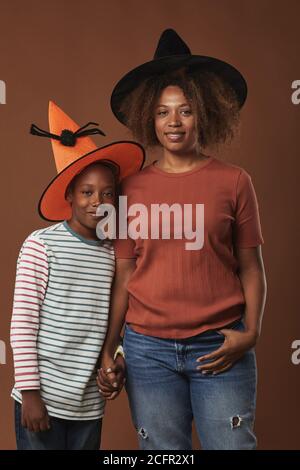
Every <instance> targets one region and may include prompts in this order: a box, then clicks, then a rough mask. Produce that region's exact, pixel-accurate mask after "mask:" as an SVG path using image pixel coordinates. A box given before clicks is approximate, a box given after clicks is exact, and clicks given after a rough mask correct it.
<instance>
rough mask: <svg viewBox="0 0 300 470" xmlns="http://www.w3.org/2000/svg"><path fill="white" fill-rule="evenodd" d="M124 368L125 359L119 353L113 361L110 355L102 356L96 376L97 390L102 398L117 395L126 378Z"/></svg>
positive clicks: (109, 398)
mask: <svg viewBox="0 0 300 470" xmlns="http://www.w3.org/2000/svg"><path fill="white" fill-rule="evenodd" d="M125 370H126V366H125V361H124V358H123V357H122V356H121V355H120V354H118V355H117V357H116V359H115V361H114V360H113V359H112V358H111V357H108V356H105V357H103V359H102V361H101V367H100V369H99V371H98V376H97V384H98V387H99V392H100V394H101V395H102V396H103V398H105V399H106V400H114V399H115V398H116V397H117V396H118V395H119V393H120V392H121V390H122V388H123V385H124V383H125V380H126V379H125Z"/></svg>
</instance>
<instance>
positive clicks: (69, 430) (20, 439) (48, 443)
mask: <svg viewBox="0 0 300 470" xmlns="http://www.w3.org/2000/svg"><path fill="white" fill-rule="evenodd" d="M21 415H22V406H21V405H20V403H18V402H17V401H16V402H15V428H16V440H17V449H18V450H98V449H99V447H100V440H101V428H102V419H96V420H95V419H93V420H88V421H79V420H77V421H73V420H69V419H60V418H55V417H53V416H51V417H50V425H51V429H49V430H48V431H43V432H31V431H28V430H27V429H26V428H24V427H23V426H22V421H21Z"/></svg>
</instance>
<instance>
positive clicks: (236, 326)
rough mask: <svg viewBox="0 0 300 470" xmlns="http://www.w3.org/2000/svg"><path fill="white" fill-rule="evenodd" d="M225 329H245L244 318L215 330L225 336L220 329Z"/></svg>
mask: <svg viewBox="0 0 300 470" xmlns="http://www.w3.org/2000/svg"><path fill="white" fill-rule="evenodd" d="M223 329H224V330H225V329H226V330H236V331H244V329H245V325H244V322H243V319H242V318H239V319H238V320H235V321H234V322H232V323H229V324H228V325H224V326H221V327H220V328H218V329H216V330H215V332H216V333H218V334H219V335H221V336H224V335H223V333H220V330H223Z"/></svg>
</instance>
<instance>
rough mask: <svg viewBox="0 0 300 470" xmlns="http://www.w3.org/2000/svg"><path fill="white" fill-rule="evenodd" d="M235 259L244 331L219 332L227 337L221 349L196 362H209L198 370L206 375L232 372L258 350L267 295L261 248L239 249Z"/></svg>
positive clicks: (228, 330) (226, 330)
mask: <svg viewBox="0 0 300 470" xmlns="http://www.w3.org/2000/svg"><path fill="white" fill-rule="evenodd" d="M236 256H237V259H238V262H239V271H238V275H239V278H240V280H241V284H242V287H243V291H244V297H245V303H246V306H245V318H244V322H245V330H244V331H235V330H231V329H227V328H223V329H221V330H219V331H220V332H221V333H222V334H223V335H224V337H225V340H224V343H223V344H222V346H221V347H220V348H218V349H217V350H216V351H214V352H212V353H210V354H207V355H205V356H201V357H199V358H198V359H197V362H200V363H201V362H202V361H210V362H208V363H206V364H204V365H200V366H198V367H197V369H198V370H199V371H201V372H202V373H204V374H206V373H212V374H219V373H221V372H225V371H226V370H227V369H230V367H232V366H233V364H234V363H235V362H236V361H238V360H239V359H240V358H241V357H242V356H243V354H245V353H246V352H247V351H248V350H249V349H251V348H253V347H254V346H255V344H256V342H257V339H258V337H259V335H260V331H261V322H262V317H263V312H264V307H265V301H266V291H267V287H266V278H265V271H264V266H263V260H262V255H261V247H260V246H258V247H253V248H237V249H236Z"/></svg>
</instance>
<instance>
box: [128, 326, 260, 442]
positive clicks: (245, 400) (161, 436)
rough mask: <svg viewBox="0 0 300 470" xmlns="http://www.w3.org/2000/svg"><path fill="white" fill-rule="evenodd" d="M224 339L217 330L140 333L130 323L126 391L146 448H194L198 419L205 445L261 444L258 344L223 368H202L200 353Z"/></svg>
mask: <svg viewBox="0 0 300 470" xmlns="http://www.w3.org/2000/svg"><path fill="white" fill-rule="evenodd" d="M226 328H234V329H236V330H239V331H243V329H244V325H243V322H242V321H241V320H238V321H237V322H234V324H232V325H230V326H226ZM223 341H224V336H223V335H222V334H220V333H217V332H216V331H215V330H210V331H207V332H204V333H201V334H199V335H197V336H193V337H191V338H186V339H181V340H174V339H163V338H157V337H152V336H146V335H143V334H140V333H136V332H135V331H133V329H132V328H131V327H130V326H129V325H128V324H126V327H125V335H124V341H123V347H124V352H125V356H126V365H127V381H126V391H127V394H128V399H129V405H130V409H131V414H132V420H133V423H134V425H135V428H136V430H137V433H138V439H139V446H140V448H141V449H145V450H191V449H192V421H193V419H194V421H195V425H196V429H197V433H198V437H199V440H200V442H201V447H202V449H210V450H242V449H255V448H256V437H255V435H254V433H253V425H254V417H255V405H256V381H257V373H256V358H255V351H254V349H251V350H250V351H247V352H246V353H245V354H244V356H243V357H242V358H241V359H240V360H239V361H237V362H236V363H235V364H234V365H233V367H232V368H231V369H229V370H227V371H225V372H222V373H220V374H217V375H214V376H213V375H211V374H207V375H204V374H202V373H201V372H200V371H199V370H197V369H196V367H197V366H198V365H199V363H197V362H196V359H197V358H198V357H199V356H202V355H204V354H208V353H209V352H212V351H214V350H215V349H217V348H219V347H220V346H221V345H222V343H223ZM203 363H204V362H203Z"/></svg>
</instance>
